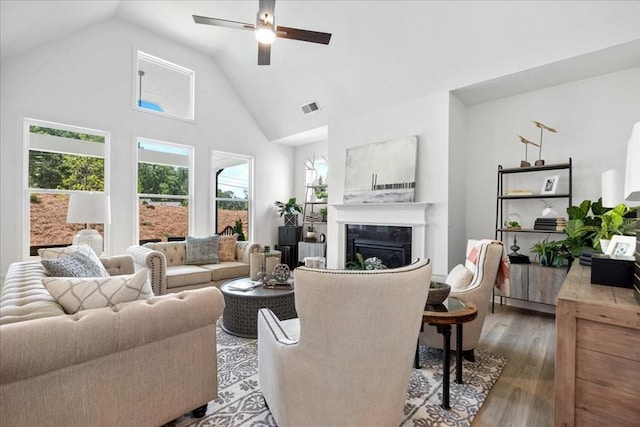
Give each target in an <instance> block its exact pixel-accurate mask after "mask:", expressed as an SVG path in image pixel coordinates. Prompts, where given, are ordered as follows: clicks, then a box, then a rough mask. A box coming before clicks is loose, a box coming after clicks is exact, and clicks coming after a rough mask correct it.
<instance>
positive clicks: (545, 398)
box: [472, 304, 555, 427]
mask: <svg viewBox="0 0 640 427" xmlns="http://www.w3.org/2000/svg"><path fill="white" fill-rule="evenodd" d="M478 348H479V349H480V350H487V351H490V352H492V353H496V354H500V355H503V356H506V357H507V358H508V359H509V361H508V363H507V366H506V367H505V368H504V370H503V371H502V374H501V375H500V378H499V379H498V381H497V382H496V384H495V385H494V386H493V388H492V389H491V391H490V392H489V396H488V397H487V399H486V400H485V402H484V404H483V405H482V407H481V408H480V411H479V412H478V415H477V416H476V418H475V419H474V420H473V423H472V427H485V426H486V427H506V426H513V427H517V426H523V427H524V426H526V427H549V426H553V405H554V372H555V369H554V365H555V316H554V315H552V314H547V313H539V312H535V311H529V310H524V309H520V308H516V307H509V306H506V305H503V306H500V305H498V304H496V306H495V313H493V314H491V313H489V314H488V315H487V317H486V318H485V323H484V328H483V331H482V336H481V338H480V344H479V346H478Z"/></svg>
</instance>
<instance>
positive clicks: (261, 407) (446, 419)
mask: <svg viewBox="0 0 640 427" xmlns="http://www.w3.org/2000/svg"><path fill="white" fill-rule="evenodd" d="M420 350H421V353H420V369H414V370H413V371H412V374H411V378H410V380H409V390H408V391H407V401H406V403H405V407H404V418H403V420H402V422H401V423H400V425H401V426H412V427H429V426H459V427H463V426H469V425H470V424H471V421H473V418H474V417H475V415H476V414H477V412H478V410H479V409H480V406H481V405H482V402H483V401H484V399H485V398H486V397H487V394H488V393H489V390H490V389H491V387H493V384H494V383H495V382H496V380H497V379H498V377H499V376H500V373H501V372H502V370H503V369H504V367H505V365H506V364H507V359H506V358H504V357H501V356H497V355H494V354H491V353H486V352H478V351H476V362H475V363H471V362H468V361H466V360H465V361H464V362H463V373H464V374H463V375H464V376H463V380H464V384H456V383H455V382H454V381H453V379H454V378H455V358H452V360H451V368H452V369H451V401H450V403H451V410H449V411H446V410H444V409H442V408H441V407H440V403H441V398H442V351H441V350H437V349H431V348H426V347H421V349H420ZM174 425H175V426H176V427H186V426H192V427H196V426H197V427H240V426H242V427H275V426H276V422H275V420H274V419H273V417H272V416H271V413H270V412H269V410H268V409H267V408H266V406H265V404H264V400H263V399H262V393H260V388H259V386H258V347H257V340H255V339H246V338H238V337H234V336H232V335H229V334H227V333H225V332H224V331H222V330H221V329H219V328H218V398H217V399H216V400H214V401H212V402H209V407H208V409H207V415H206V416H205V417H204V418H201V419H199V420H196V419H194V418H192V417H190V416H183V417H181V418H179V419H178V420H176V421H175V423H174Z"/></svg>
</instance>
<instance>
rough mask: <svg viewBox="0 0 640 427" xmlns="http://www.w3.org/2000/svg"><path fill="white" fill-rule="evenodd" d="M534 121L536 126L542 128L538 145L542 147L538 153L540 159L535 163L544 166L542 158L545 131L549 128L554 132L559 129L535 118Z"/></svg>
mask: <svg viewBox="0 0 640 427" xmlns="http://www.w3.org/2000/svg"><path fill="white" fill-rule="evenodd" d="M533 123H535V125H536V127H538V128H540V145H538V147H539V148H540V151H539V153H538V160H536V163H535V165H536V166H542V165H544V160H542V134H543V133H544V131H545V130H548V131H549V132H553V133H558V131H557V130H555V129H553V128H550V127H549V126H547V125H544V124H542V123H540V122H536V121H535V120H534V121H533Z"/></svg>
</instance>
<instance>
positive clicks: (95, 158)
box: [24, 119, 109, 255]
mask: <svg viewBox="0 0 640 427" xmlns="http://www.w3.org/2000/svg"><path fill="white" fill-rule="evenodd" d="M24 130H25V132H24V134H25V147H26V150H27V154H28V168H27V170H26V177H25V183H26V185H25V188H26V191H25V194H26V196H27V197H26V201H27V211H28V212H29V221H28V222H25V230H24V235H25V236H27V237H26V239H25V240H27V241H28V245H27V247H28V248H29V254H30V255H37V249H38V248H41V247H51V246H65V245H70V244H71V242H72V240H73V236H74V235H75V234H76V233H77V232H78V231H79V230H80V229H82V228H84V227H85V225H84V224H67V221H66V219H67V208H68V204H69V195H70V194H72V193H74V192H94V193H105V194H108V184H107V183H108V181H109V180H108V176H107V175H108V170H109V168H108V161H107V159H108V152H109V150H108V147H109V133H108V132H104V131H99V130H94V129H86V128H80V127H76V126H70V125H63V124H58V123H51V122H45V121H40V120H33V119H25V121H24ZM93 226H94V227H95V228H96V229H97V230H98V232H99V233H100V234H103V235H104V242H105V250H106V249H107V248H108V235H107V233H105V232H104V231H105V230H104V225H103V224H95V225H93Z"/></svg>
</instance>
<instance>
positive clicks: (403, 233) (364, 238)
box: [345, 224, 411, 268]
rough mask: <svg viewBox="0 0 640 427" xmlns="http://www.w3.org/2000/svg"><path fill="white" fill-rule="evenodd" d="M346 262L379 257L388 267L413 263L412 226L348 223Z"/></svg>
mask: <svg viewBox="0 0 640 427" xmlns="http://www.w3.org/2000/svg"><path fill="white" fill-rule="evenodd" d="M345 227H346V228H347V230H346V233H347V238H346V245H347V246H346V248H345V254H346V258H345V263H346V262H349V261H355V260H356V253H359V254H361V255H362V257H363V258H364V259H367V258H371V257H377V258H379V259H380V260H382V262H383V263H384V265H386V266H387V267H388V268H397V267H402V266H404V265H409V264H411V227H397V226H388V225H364V224H362V225H356V224H347V225H346V226H345Z"/></svg>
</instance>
